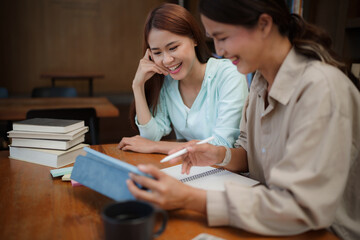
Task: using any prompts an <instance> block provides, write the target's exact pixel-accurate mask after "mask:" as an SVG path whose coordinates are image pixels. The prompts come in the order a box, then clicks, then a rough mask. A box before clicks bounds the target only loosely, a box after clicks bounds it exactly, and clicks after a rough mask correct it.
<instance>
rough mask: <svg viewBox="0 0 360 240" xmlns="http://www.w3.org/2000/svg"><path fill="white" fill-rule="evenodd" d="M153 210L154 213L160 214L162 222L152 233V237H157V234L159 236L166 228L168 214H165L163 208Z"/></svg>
mask: <svg viewBox="0 0 360 240" xmlns="http://www.w3.org/2000/svg"><path fill="white" fill-rule="evenodd" d="M155 211H156V214H161V215H162V223H161V226H160V229H159V230H157V231H156V232H155V233H154V236H153V237H154V238H157V237H158V236H160V235H161V234H162V233H163V232H164V230H165V228H166V224H167V221H168V215H167V213H166V211H165V210H163V209H160V208H156V210H155Z"/></svg>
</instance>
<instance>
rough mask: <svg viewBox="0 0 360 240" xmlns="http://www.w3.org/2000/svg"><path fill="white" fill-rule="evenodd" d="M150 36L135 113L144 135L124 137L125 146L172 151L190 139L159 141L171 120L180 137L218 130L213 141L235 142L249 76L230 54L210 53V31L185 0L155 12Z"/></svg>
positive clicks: (207, 134) (137, 84)
mask: <svg viewBox="0 0 360 240" xmlns="http://www.w3.org/2000/svg"><path fill="white" fill-rule="evenodd" d="M144 42H145V46H144V57H143V58H142V59H141V60H140V63H139V67H138V70H137V72H136V74H135V78H134V80H133V84H132V87H133V92H134V98H135V103H134V104H133V106H132V107H131V114H130V118H131V121H132V122H134V120H135V122H134V123H135V124H136V126H135V127H137V128H138V129H139V131H140V136H135V137H131V138H123V139H122V140H121V142H120V143H119V148H120V149H122V150H132V151H136V152H145V153H149V152H159V153H168V151H169V150H171V149H173V148H174V147H179V146H182V145H183V144H184V143H181V142H166V141H159V140H160V139H161V138H162V137H163V136H165V135H168V134H169V133H170V132H171V126H172V127H173V128H174V131H175V134H176V138H177V139H183V140H186V141H189V140H193V139H204V138H208V137H210V136H214V140H212V141H211V143H212V144H214V145H224V146H228V147H232V146H233V144H234V142H235V140H236V138H237V136H238V134H239V125H240V119H241V112H242V108H243V104H244V102H245V99H246V97H247V95H248V90H247V83H246V79H245V76H244V75H242V74H240V73H238V72H237V71H236V67H235V66H234V65H233V64H232V63H231V62H230V61H229V60H227V59H215V58H209V57H210V55H209V51H208V49H207V45H206V43H205V35H204V33H203V32H202V31H201V28H200V27H199V26H198V24H197V23H196V20H195V19H194V17H193V16H192V15H191V14H190V13H189V12H188V11H187V10H186V9H185V8H183V7H181V6H179V5H176V4H163V5H161V6H160V7H157V8H155V9H154V10H153V11H152V12H151V13H150V14H149V16H148V18H147V20H146V23H145V30H144ZM135 116H136V118H135Z"/></svg>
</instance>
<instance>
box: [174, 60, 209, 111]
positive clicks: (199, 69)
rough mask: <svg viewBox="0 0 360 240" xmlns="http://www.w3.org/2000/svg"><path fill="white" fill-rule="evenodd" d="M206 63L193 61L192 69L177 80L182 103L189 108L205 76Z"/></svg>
mask: <svg viewBox="0 0 360 240" xmlns="http://www.w3.org/2000/svg"><path fill="white" fill-rule="evenodd" d="M205 69H206V63H200V62H199V61H197V62H194V65H193V67H192V71H191V72H190V73H189V75H188V76H186V78H184V79H182V80H180V81H179V92H180V95H181V98H182V100H183V103H184V104H185V105H186V106H187V107H189V108H191V106H192V105H193V103H194V101H195V99H196V97H197V95H198V94H199V92H200V90H201V86H202V82H203V80H204V76H205Z"/></svg>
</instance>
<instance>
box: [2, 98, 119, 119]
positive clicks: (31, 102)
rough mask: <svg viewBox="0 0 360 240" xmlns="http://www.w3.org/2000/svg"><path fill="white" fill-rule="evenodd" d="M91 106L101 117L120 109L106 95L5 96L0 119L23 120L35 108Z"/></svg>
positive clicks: (113, 115)
mask: <svg viewBox="0 0 360 240" xmlns="http://www.w3.org/2000/svg"><path fill="white" fill-rule="evenodd" d="M90 107H93V108H95V110H96V115H97V117H100V118H103V117H117V116H119V110H118V109H117V108H116V107H115V106H114V105H113V104H112V103H111V102H110V101H109V100H108V99H107V98H105V97H76V98H5V99H0V120H13V121H15V120H23V119H26V113H27V112H28V111H29V110H34V109H49V108H90Z"/></svg>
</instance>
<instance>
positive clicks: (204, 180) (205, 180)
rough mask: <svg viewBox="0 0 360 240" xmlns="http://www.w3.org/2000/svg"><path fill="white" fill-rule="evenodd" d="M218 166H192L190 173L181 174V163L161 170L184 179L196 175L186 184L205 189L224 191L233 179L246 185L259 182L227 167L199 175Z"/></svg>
mask: <svg viewBox="0 0 360 240" xmlns="http://www.w3.org/2000/svg"><path fill="white" fill-rule="evenodd" d="M214 169H216V168H213V167H209V166H207V167H192V168H191V169H190V174H189V175H186V174H181V164H180V165H176V166H172V167H169V168H165V169H162V170H161V171H163V172H165V173H166V174H168V175H170V176H172V177H174V178H176V179H178V180H182V179H184V178H189V177H194V178H195V179H194V180H191V181H186V182H185V184H187V185H190V186H192V187H196V188H201V189H205V190H218V191H224V190H225V187H224V186H225V182H228V181H231V182H236V183H239V184H243V185H246V186H253V185H256V184H258V182H257V181H255V180H253V179H250V178H247V177H244V176H241V175H239V174H236V173H232V172H230V171H227V170H225V169H222V171H215V173H214V174H211V175H207V176H203V177H199V178H197V177H198V175H206V172H208V171H212V170H214Z"/></svg>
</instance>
